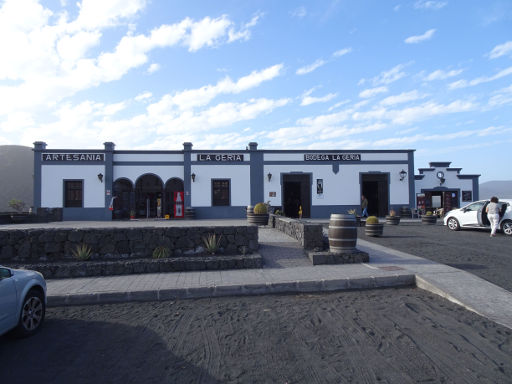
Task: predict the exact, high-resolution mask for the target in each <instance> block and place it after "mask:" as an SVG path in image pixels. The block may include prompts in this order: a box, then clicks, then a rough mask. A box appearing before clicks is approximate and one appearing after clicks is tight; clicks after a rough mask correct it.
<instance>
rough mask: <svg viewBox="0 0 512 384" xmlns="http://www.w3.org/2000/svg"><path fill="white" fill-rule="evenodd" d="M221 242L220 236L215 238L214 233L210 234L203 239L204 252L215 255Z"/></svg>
mask: <svg viewBox="0 0 512 384" xmlns="http://www.w3.org/2000/svg"><path fill="white" fill-rule="evenodd" d="M221 240H222V235H220V236H219V237H218V238H217V235H216V234H215V233H211V234H209V235H208V236H206V237H203V243H204V246H205V249H206V252H208V253H209V254H211V255H215V253H216V252H217V251H218V250H219V248H220V242H221Z"/></svg>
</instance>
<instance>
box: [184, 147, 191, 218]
mask: <svg viewBox="0 0 512 384" xmlns="http://www.w3.org/2000/svg"><path fill="white" fill-rule="evenodd" d="M191 169H192V143H188V142H187V143H183V186H184V188H185V191H184V192H185V202H184V203H185V206H184V207H185V209H186V208H188V207H191V206H192V196H191V194H192V192H191V191H192V185H191V183H192V180H191V179H192V178H191V176H190V175H191V173H192V172H191Z"/></svg>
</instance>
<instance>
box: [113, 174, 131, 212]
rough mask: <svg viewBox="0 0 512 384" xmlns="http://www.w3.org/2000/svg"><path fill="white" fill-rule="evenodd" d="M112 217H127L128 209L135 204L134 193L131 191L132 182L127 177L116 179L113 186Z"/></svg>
mask: <svg viewBox="0 0 512 384" xmlns="http://www.w3.org/2000/svg"><path fill="white" fill-rule="evenodd" d="M112 196H113V197H115V199H114V202H113V211H112V218H113V219H115V220H120V219H129V218H130V211H131V210H132V209H133V207H134V204H135V194H134V192H133V185H132V182H131V181H130V180H128V179H124V178H121V179H117V180H116V181H115V182H114V186H113V194H112Z"/></svg>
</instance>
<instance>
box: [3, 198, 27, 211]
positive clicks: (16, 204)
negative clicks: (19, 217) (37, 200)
mask: <svg viewBox="0 0 512 384" xmlns="http://www.w3.org/2000/svg"><path fill="white" fill-rule="evenodd" d="M8 204H9V207H11V208H12V209H14V210H15V211H17V212H23V210H24V209H25V207H26V206H27V204H25V202H23V201H21V200H18V199H11V200H9V203H8Z"/></svg>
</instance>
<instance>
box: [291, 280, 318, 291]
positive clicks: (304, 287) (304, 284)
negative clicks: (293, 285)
mask: <svg viewBox="0 0 512 384" xmlns="http://www.w3.org/2000/svg"><path fill="white" fill-rule="evenodd" d="M297 291H298V292H321V291H322V281H297Z"/></svg>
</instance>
